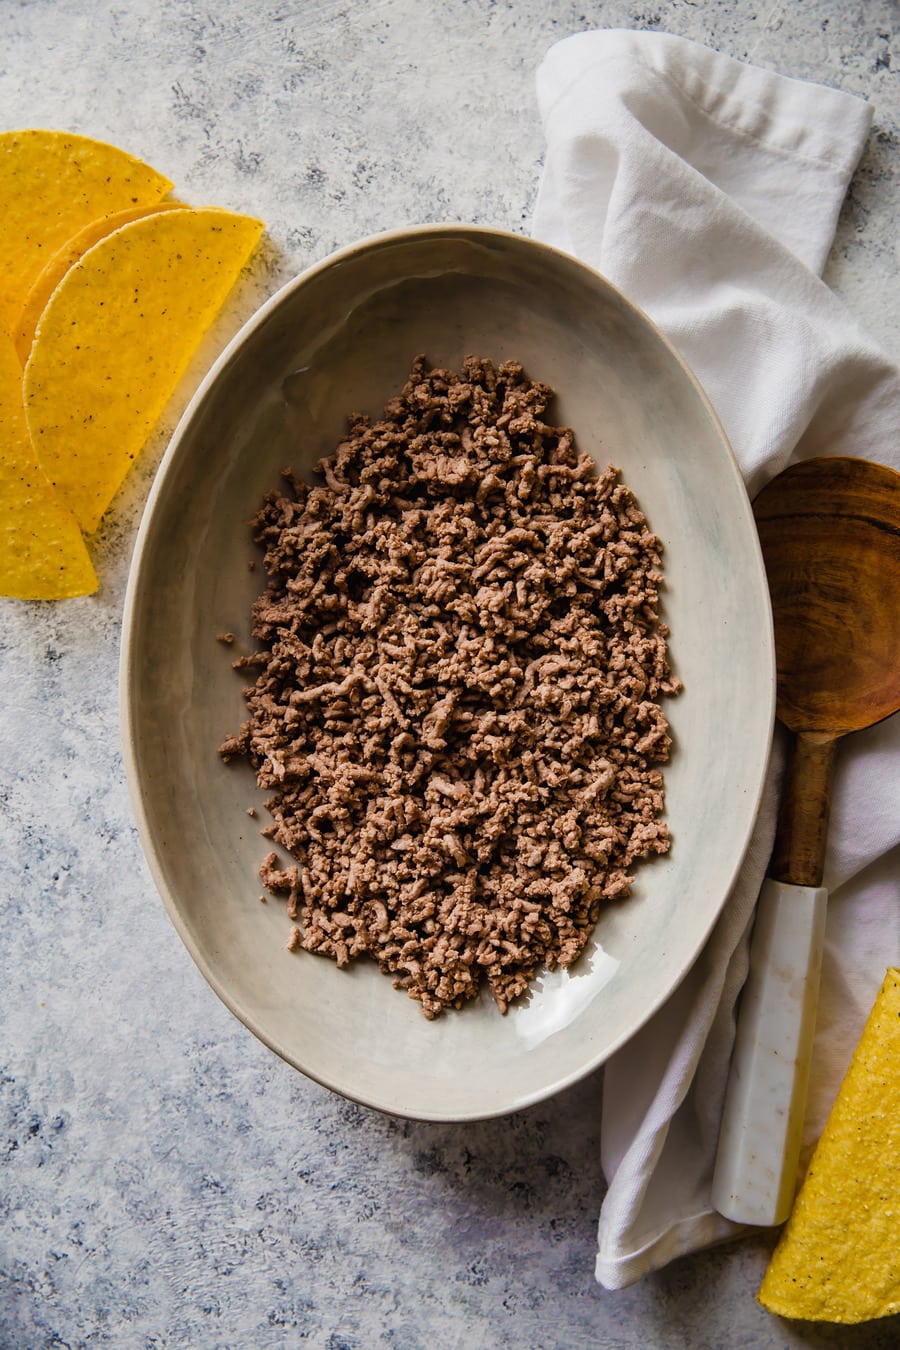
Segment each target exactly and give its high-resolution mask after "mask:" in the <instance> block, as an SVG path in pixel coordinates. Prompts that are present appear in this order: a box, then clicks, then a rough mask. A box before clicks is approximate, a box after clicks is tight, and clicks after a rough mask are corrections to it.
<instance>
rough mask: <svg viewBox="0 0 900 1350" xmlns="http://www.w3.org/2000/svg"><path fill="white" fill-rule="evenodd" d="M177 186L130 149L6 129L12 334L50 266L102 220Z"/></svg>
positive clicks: (2, 226)
mask: <svg viewBox="0 0 900 1350" xmlns="http://www.w3.org/2000/svg"><path fill="white" fill-rule="evenodd" d="M171 186H172V184H171V183H170V182H169V180H168V178H164V177H163V175H162V174H160V173H157V172H156V170H155V169H152V168H151V167H150V165H149V164H144V163H142V161H141V160H139V159H135V158H134V156H133V155H128V154H126V153H125V151H124V150H118V149H117V148H116V147H115V146H113V145H107V144H106V143H105V142H103V141H95V140H92V139H91V138H90V137H87V136H75V135H72V134H71V133H70V132H65V131H40V130H26V131H6V132H3V133H0V323H3V324H5V326H6V328H7V329H8V330H9V331H10V332H13V331H14V330H15V327H16V323H17V320H18V318H19V315H20V313H21V310H22V306H23V304H24V301H25V297H26V295H27V294H28V291H29V289H30V288H31V285H32V283H33V282H34V280H35V278H36V277H37V275H38V273H39V272H40V271H41V270H42V268H43V267H44V264H45V263H46V262H47V260H48V259H49V258H50V257H51V255H52V254H53V253H55V252H56V250H57V249H59V248H61V247H62V245H63V244H64V243H65V242H66V240H67V239H69V238H71V236H72V235H73V234H76V233H77V231H78V230H80V229H82V228H83V226H85V225H87V224H89V222H90V221H92V220H96V219H97V218H98V217H102V216H106V215H109V214H111V213H112V212H113V211H122V210H126V209H128V208H130V207H135V206H152V205H153V204H154V203H155V202H158V201H159V200H160V198H162V197H164V196H165V195H166V193H167V192H168V191H169V189H170V188H171Z"/></svg>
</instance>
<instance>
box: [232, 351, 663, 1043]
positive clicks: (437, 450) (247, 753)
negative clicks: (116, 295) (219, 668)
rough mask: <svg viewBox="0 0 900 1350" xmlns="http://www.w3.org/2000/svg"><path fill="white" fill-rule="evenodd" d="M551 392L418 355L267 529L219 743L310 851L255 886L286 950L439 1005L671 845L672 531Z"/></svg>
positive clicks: (582, 915)
mask: <svg viewBox="0 0 900 1350" xmlns="http://www.w3.org/2000/svg"><path fill="white" fill-rule="evenodd" d="M551 397H552V390H550V389H549V388H548V387H547V386H546V385H542V384H537V383H534V382H532V381H530V380H528V379H527V378H526V377H525V375H524V373H523V371H522V367H521V366H520V365H518V364H517V363H515V362H511V361H508V362H505V363H504V364H503V365H501V366H499V367H498V368H496V369H495V368H494V366H493V365H492V364H491V363H490V362H489V361H486V360H481V359H478V358H475V357H469V358H467V359H466V361H465V362H464V364H463V370H462V373H461V374H454V373H452V372H450V371H447V370H437V369H435V370H429V369H428V367H427V365H426V362H425V360H424V358H422V357H419V358H418V359H417V360H416V362H415V363H414V365H413V368H412V372H411V374H410V377H409V380H408V382H407V384H406V386H405V387H404V389H403V391H402V393H401V394H400V396H399V397H398V398H395V399H393V400H392V401H391V402H390V403H389V404H388V405H387V407H386V408H385V411H384V415H383V418H382V419H381V420H380V421H376V422H374V423H370V421H369V420H368V419H367V418H365V417H359V416H357V417H353V418H351V419H350V423H349V431H348V435H347V437H346V439H345V440H344V441H342V442H341V444H340V445H339V446H338V447H337V449H336V450H335V451H334V453H333V454H331V455H329V456H328V457H327V458H325V459H323V460H322V461H321V463H320V464H319V465H318V466H317V480H318V481H317V483H316V484H315V485H314V486H309V485H307V484H306V483H304V482H301V481H300V480H299V479H297V478H296V477H294V475H293V474H292V473H291V472H290V471H286V472H285V474H284V477H285V478H286V480H287V482H288V483H289V486H290V492H289V493H287V494H283V493H271V494H270V495H269V496H267V497H266V499H265V503H264V505H263V508H262V510H261V511H260V513H259V515H258V517H257V518H256V520H255V522H254V528H255V535H256V538H257V541H258V542H260V543H261V544H262V545H263V546H264V548H265V567H266V571H267V573H268V578H269V582H268V589H267V591H266V593H265V594H264V595H262V596H261V597H260V598H259V599H258V600H257V601H256V603H255V605H254V607H253V636H254V639H255V641H256V643H257V644H258V650H257V651H255V652H254V653H253V654H251V655H248V656H245V657H242V658H241V659H240V660H238V661H236V662H235V666H236V668H238V669H241V670H248V671H251V672H254V673H255V684H253V685H252V686H250V687H249V688H247V689H245V691H244V695H245V699H246V702H247V706H248V709H249V713H250V717H249V720H248V721H247V722H246V723H245V725H244V726H243V728H242V729H241V731H240V733H239V734H238V735H237V736H232V737H229V738H228V739H227V740H226V741H225V742H224V744H223V745H222V746H221V750H220V753H221V754H222V756H223V757H224V759H226V760H229V759H231V758H233V757H235V756H243V757H244V758H246V759H247V760H249V761H250V763H251V764H252V766H253V768H254V769H255V770H256V774H257V780H258V782H259V785H260V786H261V787H262V788H264V789H266V790H269V791H271V793H272V796H271V800H270V801H269V802H268V803H267V806H268V810H269V812H270V813H271V816H272V824H271V825H269V826H267V827H266V828H265V829H264V831H263V833H264V834H266V835H267V836H268V837H269V838H270V839H272V840H274V841H275V842H277V843H279V844H281V845H282V846H283V847H284V848H285V849H286V850H287V851H288V852H289V853H290V854H292V855H293V858H294V860H295V861H294V864H293V865H292V866H289V867H287V868H282V867H281V866H280V865H279V863H278V858H277V855H276V854H275V853H271V854H270V855H269V857H268V858H267V859H266V860H265V862H264V863H263V866H262V868H261V870H260V875H261V878H262V880H263V882H264V884H265V885H266V886H267V887H268V888H269V889H270V890H272V891H274V892H277V893H284V894H285V895H286V896H287V901H288V912H289V914H290V917H291V918H292V919H293V920H295V921H296V925H297V926H295V927H294V928H293V930H292V933H291V938H290V943H289V945H290V946H291V947H292V948H296V947H299V948H302V949H304V950H305V951H308V952H319V953H321V954H324V955H327V956H330V957H332V958H333V959H334V960H335V961H337V963H338V965H339V966H344V965H346V964H347V963H348V962H349V961H351V960H353V958H354V957H357V956H361V955H364V954H365V955H368V956H370V957H371V958H372V959H374V960H375V961H377V963H378V965H379V966H380V967H381V969H382V970H383V971H385V972H387V973H389V974H391V975H392V976H393V977H394V983H395V986H396V987H399V988H403V989H406V990H407V991H408V993H409V995H410V997H411V998H414V999H418V1000H419V1002H420V1003H421V1005H422V1009H423V1011H424V1013H425V1016H426V1017H434V1016H435V1015H436V1014H438V1013H439V1012H441V1011H442V1010H443V1009H446V1008H451V1007H452V1008H459V1007H461V1006H462V1005H463V1004H464V1003H465V1001H466V1000H468V999H471V998H473V997H474V996H475V995H476V994H477V993H478V990H479V987H480V985H481V983H482V981H483V980H486V981H487V983H488V985H489V986H490V989H491V991H492V993H493V995H494V998H495V1000H496V1002H497V1005H498V1007H499V1008H500V1009H501V1011H504V1012H505V1011H506V1009H507V1007H508V1005H509V1003H510V1001H511V1000H512V999H514V998H516V997H517V996H518V995H519V994H521V993H522V992H523V991H524V990H525V989H526V987H527V985H528V982H529V979H530V978H531V977H532V976H533V975H534V974H535V972H536V970H537V969H538V968H539V967H540V966H542V965H545V966H548V967H550V968H553V967H556V966H568V965H571V963H572V962H573V961H575V959H576V958H577V957H578V956H579V954H580V953H581V952H582V950H583V949H584V946H585V944H586V942H587V941H588V938H589V936H590V934H591V931H592V929H593V927H594V924H595V922H596V920H597V917H598V914H599V912H600V909H601V906H602V905H603V904H604V903H606V902H609V901H612V900H618V899H621V898H622V897H623V896H625V895H626V894H627V893H628V890H629V886H630V884H631V881H632V876H631V874H630V870H629V869H631V868H632V866H633V864H635V863H636V862H637V861H638V860H639V859H641V858H644V857H646V856H647V855H649V854H654V853H664V852H666V851H667V849H668V847H669V838H668V834H667V830H666V826H665V824H664V823H662V822H661V821H660V819H659V817H660V814H661V812H662V810H663V780H662V774H661V771H660V769H659V767H658V766H659V765H660V764H661V763H663V762H664V761H665V760H666V759H667V758H668V754H669V748H670V737H669V734H668V727H667V723H666V720H665V718H664V716H663V713H662V711H661V709H660V706H659V700H660V698H661V697H662V696H663V695H666V694H671V693H674V692H675V691H676V690H677V688H678V687H679V685H678V681H677V680H676V679H675V678H674V677H673V676H672V675H671V673H670V670H669V666H668V662H667V656H666V637H667V630H666V628H665V626H664V625H663V624H661V623H660V622H659V618H658V614H657V602H658V587H659V584H660V582H661V580H662V577H661V574H660V571H659V566H660V558H659V554H660V544H659V541H658V539H656V538H655V536H654V535H653V534H651V533H650V531H649V529H648V527H647V523H646V521H645V519H644V517H643V515H642V514H641V512H640V510H639V509H638V506H637V504H636V502H635V499H634V497H633V495H632V494H631V492H630V491H629V490H628V488H627V487H625V486H624V485H623V484H622V483H621V482H620V481H619V474H618V471H617V470H616V469H614V468H612V467H609V468H607V469H606V470H605V472H603V473H602V474H600V475H598V474H597V473H596V471H595V468H594V465H593V463H592V461H591V459H590V458H589V456H588V455H586V454H581V453H579V451H578V450H577V449H576V447H575V444H574V438H573V433H572V432H571V431H570V430H569V429H567V428H561V427H553V426H550V425H548V424H547V423H546V422H545V421H544V420H543V415H544V412H545V411H546V409H547V406H548V404H549V402H550V399H551Z"/></svg>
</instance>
